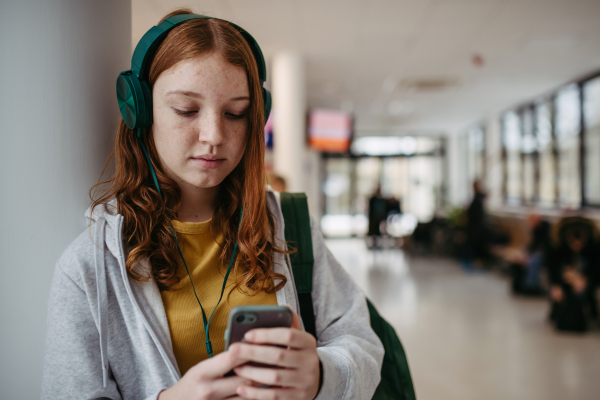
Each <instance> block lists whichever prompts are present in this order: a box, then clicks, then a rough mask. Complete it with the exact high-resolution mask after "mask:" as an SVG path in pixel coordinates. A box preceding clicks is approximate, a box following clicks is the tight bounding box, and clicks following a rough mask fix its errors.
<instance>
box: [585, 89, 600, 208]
mask: <svg viewBox="0 0 600 400" xmlns="http://www.w3.org/2000/svg"><path fill="white" fill-rule="evenodd" d="M583 115H584V127H585V171H586V174H585V182H584V185H585V191H584V192H585V195H586V204H590V205H596V206H600V77H598V78H595V79H592V80H590V81H588V82H586V83H584V85H583Z"/></svg>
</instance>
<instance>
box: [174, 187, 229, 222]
mask: <svg viewBox="0 0 600 400" xmlns="http://www.w3.org/2000/svg"><path fill="white" fill-rule="evenodd" d="M180 187H181V186H180ZM218 193H219V187H218V186H215V187H212V188H196V187H193V188H189V187H187V188H183V187H181V206H180V207H179V210H178V211H177V220H179V221H181V222H204V221H208V220H209V219H211V218H212V215H213V213H214V211H215V201H216V199H217V194H218Z"/></svg>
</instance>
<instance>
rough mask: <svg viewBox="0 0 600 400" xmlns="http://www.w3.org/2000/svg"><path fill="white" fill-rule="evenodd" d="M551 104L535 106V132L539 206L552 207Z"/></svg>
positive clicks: (554, 192) (553, 173)
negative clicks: (537, 158) (537, 155)
mask: <svg viewBox="0 0 600 400" xmlns="http://www.w3.org/2000/svg"><path fill="white" fill-rule="evenodd" d="M551 106H552V105H551V103H549V102H548V101H542V102H539V103H537V104H536V105H535V108H534V113H535V131H536V139H537V151H538V154H539V186H538V187H539V205H540V206H541V207H554V205H555V203H556V187H555V184H554V182H555V176H556V170H555V163H554V140H553V138H552V112H551Z"/></svg>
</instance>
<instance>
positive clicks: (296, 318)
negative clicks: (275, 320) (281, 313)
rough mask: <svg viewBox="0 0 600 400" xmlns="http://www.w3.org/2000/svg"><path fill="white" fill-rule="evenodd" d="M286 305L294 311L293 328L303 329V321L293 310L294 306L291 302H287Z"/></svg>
mask: <svg viewBox="0 0 600 400" xmlns="http://www.w3.org/2000/svg"><path fill="white" fill-rule="evenodd" d="M286 307H287V308H289V309H290V311H291V312H292V329H298V330H300V331H301V330H302V323H301V322H300V317H299V316H298V314H296V313H295V312H294V310H292V307H290V306H289V304H286Z"/></svg>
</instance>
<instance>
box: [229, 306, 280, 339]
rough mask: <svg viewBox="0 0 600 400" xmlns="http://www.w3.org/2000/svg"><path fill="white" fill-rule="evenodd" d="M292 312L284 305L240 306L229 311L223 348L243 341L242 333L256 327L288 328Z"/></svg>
mask: <svg viewBox="0 0 600 400" xmlns="http://www.w3.org/2000/svg"><path fill="white" fill-rule="evenodd" d="M291 326H292V312H291V311H290V309H289V308H287V307H285V306H241V307H235V308H234V309H232V310H231V311H230V312H229V320H228V321H227V330H226V331H225V350H227V349H228V348H229V346H230V345H231V344H233V343H235V342H243V341H244V335H245V334H246V332H248V331H249V330H251V329H256V328H289V327H291Z"/></svg>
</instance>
